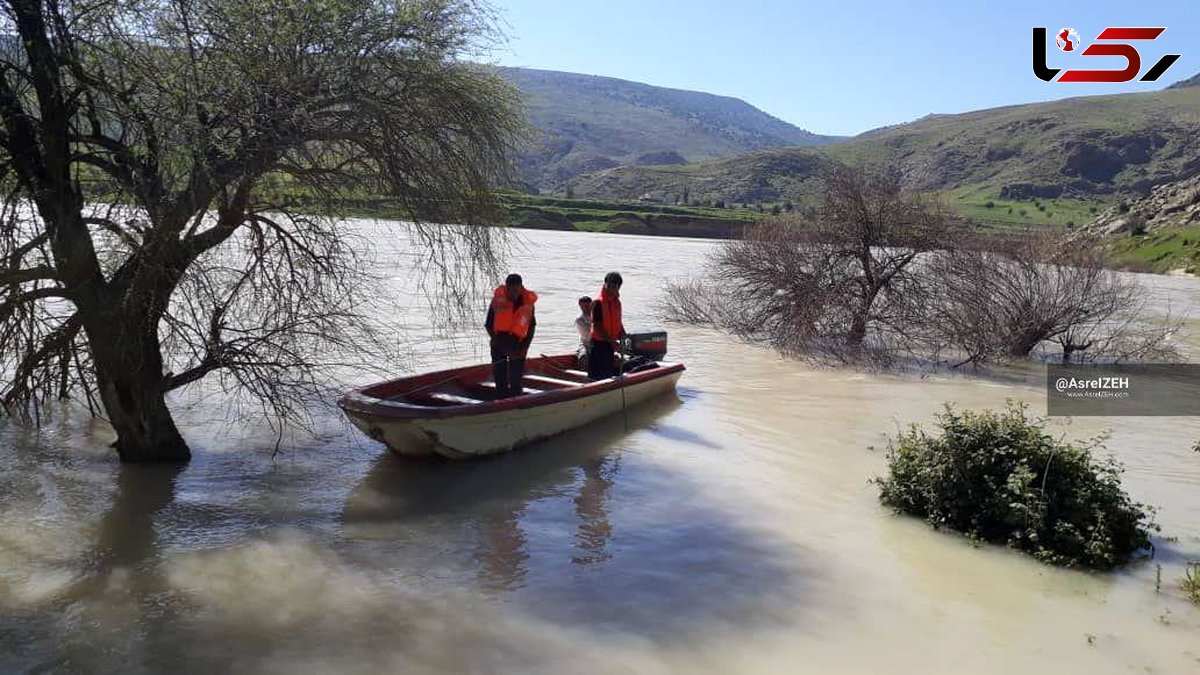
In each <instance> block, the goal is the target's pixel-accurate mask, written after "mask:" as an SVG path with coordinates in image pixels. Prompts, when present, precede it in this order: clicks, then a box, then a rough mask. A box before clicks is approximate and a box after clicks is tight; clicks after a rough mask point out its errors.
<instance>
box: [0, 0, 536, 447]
mask: <svg viewBox="0 0 1200 675" xmlns="http://www.w3.org/2000/svg"><path fill="white" fill-rule="evenodd" d="M0 21H2V23H3V24H4V25H3V27H2V28H0V32H3V33H5V34H6V35H4V36H3V37H0V41H2V44H0V124H2V128H0V186H2V188H3V193H2V198H3V216H4V217H3V218H2V219H0V397H2V400H3V405H4V409H5V411H6V412H7V413H9V414H10V415H14V416H19V417H25V418H30V417H32V416H34V415H37V414H38V411H39V410H40V409H42V408H43V407H44V406H45V404H46V403H47V402H49V401H51V400H55V399H59V398H70V397H75V398H79V399H84V400H87V401H88V402H89V404H94V405H95V406H96V409H97V411H99V410H100V409H101V408H102V410H103V412H104V413H105V414H106V417H107V419H108V420H109V422H110V423H111V425H112V427H113V429H114V430H115V431H116V434H117V441H116V443H115V447H116V449H117V451H118V453H119V455H120V457H121V459H122V460H124V461H153V460H167V461H180V460H186V459H188V458H189V456H190V452H189V450H188V446H187V444H186V443H185V441H184V439H183V438H182V436H181V434H180V433H179V431H178V429H177V427H176V424H175V422H174V421H173V419H172V416H171V413H170V410H169V409H168V407H167V405H166V402H165V398H164V397H165V395H166V394H167V393H168V392H170V391H171V390H174V389H177V388H179V387H183V386H186V385H189V384H191V383H194V382H197V381H199V380H201V379H202V378H205V377H206V376H209V375H210V374H213V373H219V374H220V375H221V376H223V377H224V378H226V383H227V384H233V385H238V386H241V387H243V388H244V389H246V390H248V391H250V392H251V393H252V394H255V395H257V396H260V397H263V398H264V399H267V400H269V401H270V403H271V404H272V405H275V406H284V407H286V406H288V405H290V404H293V403H299V402H300V399H302V398H303V393H304V392H305V391H308V390H311V388H312V387H313V385H314V383H315V382H316V374H315V372H316V369H317V368H319V367H320V366H321V365H322V363H323V362H324V361H323V360H322V358H321V356H322V355H329V356H330V358H332V359H334V360H341V359H344V358H346V356H347V355H352V354H353V353H354V350H355V348H356V347H358V346H359V344H360V342H361V341H362V338H363V336H362V334H361V333H360V332H359V329H361V328H362V327H363V326H365V325H366V324H365V323H364V322H362V321H360V319H361V317H360V316H359V312H358V311H357V310H356V306H355V303H356V296H355V293H354V283H355V281H356V278H357V276H358V275H359V274H360V273H362V272H363V271H364V267H363V264H362V260H361V259H360V258H359V257H358V253H357V251H359V250H360V249H358V248H357V247H356V246H355V244H354V242H353V241H352V239H353V236H354V235H353V233H352V232H350V231H349V229H348V228H346V227H345V226H343V225H342V224H340V223H339V221H338V220H337V219H336V218H335V217H334V216H336V215H338V213H339V212H340V209H341V207H342V205H345V204H349V203H352V200H353V199H355V198H359V197H362V196H364V195H389V196H390V197H391V198H392V199H393V201H392V203H393V204H395V205H396V206H397V207H398V208H399V209H401V210H402V212H403V213H405V214H406V215H407V216H408V217H409V218H410V219H412V220H413V221H414V222H418V223H462V224H467V225H470V224H475V223H481V222H483V221H484V220H485V219H486V218H488V216H489V214H491V213H492V208H493V206H494V205H493V202H492V200H491V197H490V191H489V188H490V187H492V186H493V185H495V184H496V181H497V180H498V179H501V178H503V177H504V176H505V175H506V172H507V166H508V164H507V158H508V157H509V156H510V152H511V144H512V141H513V139H514V137H515V134H516V133H517V132H519V119H518V117H517V115H516V103H515V101H516V99H515V97H514V95H513V92H512V90H511V89H510V88H509V87H508V86H507V85H505V84H504V83H502V82H501V81H500V80H498V79H497V78H495V77H494V76H493V75H491V74H489V73H488V72H487V71H486V70H485V69H483V68H481V67H479V66H478V65H475V64H473V63H471V62H469V61H468V60H467V59H468V58H470V57H473V56H475V55H477V54H478V50H480V49H486V48H487V47H488V45H489V44H490V43H489V41H490V40H492V39H493V38H494V37H495V35H494V33H493V32H492V30H493V25H494V23H493V21H492V19H491V15H490V13H489V11H488V9H487V7H485V6H482V5H479V4H477V3H476V2H473V1H472V0H391V1H374V2H373V1H370V0H85V1H71V0H9V1H8V2H7V3H6V4H5V6H4V8H3V17H2V19H0ZM304 214H309V215H304ZM417 232H418V234H420V235H423V236H424V241H426V242H427V243H429V244H430V245H432V246H439V245H440V246H451V247H453V250H455V251H460V252H463V251H465V252H466V253H467V254H468V255H472V256H483V257H487V256H489V255H490V254H491V251H492V248H491V243H492V238H491V235H490V234H489V230H488V229H487V228H473V227H466V228H460V229H456V230H453V231H452V232H449V231H447V230H446V229H445V228H438V227H435V226H433V225H429V226H424V227H420V226H418V227H417ZM421 240H422V239H420V238H418V241H421ZM326 360H327V359H326Z"/></svg>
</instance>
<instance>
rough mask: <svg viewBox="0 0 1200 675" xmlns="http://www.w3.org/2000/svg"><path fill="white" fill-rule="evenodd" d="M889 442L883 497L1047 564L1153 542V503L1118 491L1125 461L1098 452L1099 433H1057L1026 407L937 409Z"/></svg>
mask: <svg viewBox="0 0 1200 675" xmlns="http://www.w3.org/2000/svg"><path fill="white" fill-rule="evenodd" d="M937 419H938V422H937V425H938V427H940V430H941V432H940V433H939V434H938V435H936V436H931V435H928V434H926V433H925V432H924V431H922V430H921V429H919V428H918V427H916V426H915V425H914V426H913V427H912V428H911V429H910V430H909V431H908V432H907V433H902V434H900V436H899V438H897V439H896V440H895V441H893V442H892V443H891V444H890V446H889V448H888V476H887V478H879V479H876V481H875V482H876V483H877V484H878V485H879V488H880V499H881V500H882V501H883V503H884V504H886V505H888V506H891V507H892V508H894V509H896V510H897V511H900V512H903V513H908V514H911V515H915V516H919V517H921V518H924V519H925V520H926V521H928V522H929V523H930V524H931V525H933V526H934V527H937V528H941V527H947V528H950V529H953V530H957V531H959V532H962V533H964V534H966V535H967V536H969V537H971V538H972V539H976V540H981V541H987V542H992V543H1002V544H1006V545H1008V546H1011V547H1013V548H1016V549H1019V550H1022V551H1025V552H1027V553H1031V554H1032V555H1033V556H1034V557H1035V558H1037V559H1038V560H1041V561H1042V562H1046V563H1051V564H1055V565H1063V566H1066V567H1076V566H1079V567H1089V568H1092V569H1111V568H1113V567H1116V566H1117V565H1121V564H1123V563H1125V562H1127V561H1128V560H1129V558H1130V556H1132V555H1133V554H1134V553H1136V552H1137V551H1139V550H1141V549H1144V548H1146V547H1147V546H1149V544H1150V540H1149V533H1148V530H1149V529H1156V526H1155V525H1154V524H1153V522H1152V520H1151V514H1152V511H1151V509H1150V508H1149V507H1147V506H1146V505H1144V504H1139V503H1136V502H1133V501H1132V500H1130V498H1129V496H1128V495H1127V494H1125V492H1124V491H1123V490H1122V489H1121V480H1120V478H1121V471H1122V469H1121V466H1120V465H1119V464H1118V463H1117V462H1116V461H1115V460H1114V459H1112V458H1111V457H1107V456H1106V457H1105V458H1103V459H1101V458H1097V456H1096V455H1095V454H1094V451H1096V450H1101V449H1103V447H1102V439H1093V440H1091V441H1089V442H1086V443H1082V444H1077V443H1068V442H1063V441H1057V440H1055V439H1053V438H1052V437H1050V436H1049V435H1048V434H1047V433H1046V432H1045V431H1044V430H1043V425H1044V423H1045V420H1042V419H1037V418H1033V419H1031V418H1029V417H1027V416H1026V414H1025V407H1024V406H1017V405H1012V404H1010V405H1009V406H1008V407H1007V409H1006V410H1005V411H1004V412H1002V413H997V412H993V411H983V412H972V411H965V412H956V411H955V410H954V409H953V408H951V407H950V406H946V409H945V411H944V412H943V413H941V414H940V415H938V418H937Z"/></svg>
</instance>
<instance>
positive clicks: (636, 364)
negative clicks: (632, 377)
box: [623, 330, 667, 373]
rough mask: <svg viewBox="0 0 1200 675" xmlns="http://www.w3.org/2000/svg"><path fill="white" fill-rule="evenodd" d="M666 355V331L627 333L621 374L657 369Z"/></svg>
mask: <svg viewBox="0 0 1200 675" xmlns="http://www.w3.org/2000/svg"><path fill="white" fill-rule="evenodd" d="M666 355H667V331H665V330H654V331H641V332H637V333H628V343H626V345H625V357H626V360H625V367H624V368H623V372H626V373H637V372H641V371H643V370H649V369H651V368H657V367H658V362H659V361H661V360H662V358H663V357H664V356H666Z"/></svg>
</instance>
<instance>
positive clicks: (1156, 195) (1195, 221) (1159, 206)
mask: <svg viewBox="0 0 1200 675" xmlns="http://www.w3.org/2000/svg"><path fill="white" fill-rule="evenodd" d="M1190 225H1200V176H1194V177H1192V178H1189V179H1187V180H1181V181H1175V182H1171V183H1165V184H1163V185H1160V186H1158V187H1155V188H1154V189H1153V190H1151V191H1150V194H1149V195H1146V196H1145V197H1141V198H1139V199H1134V200H1130V201H1125V200H1122V201H1121V202H1119V203H1117V204H1116V205H1115V206H1113V207H1112V208H1110V209H1108V210H1107V211H1105V212H1104V213H1101V214H1100V215H1099V216H1098V217H1097V218H1096V220H1095V221H1093V222H1092V223H1091V224H1089V225H1088V226H1087V230H1088V231H1092V232H1100V233H1103V234H1119V233H1123V232H1138V231H1144V232H1154V231H1157V230H1162V229H1165V228H1172V227H1186V226H1190Z"/></svg>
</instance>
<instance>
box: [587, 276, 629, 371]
mask: <svg viewBox="0 0 1200 675" xmlns="http://www.w3.org/2000/svg"><path fill="white" fill-rule="evenodd" d="M622 283H623V281H622V279H621V275H620V273H618V272H609V273H608V274H607V275H605V277H604V286H603V287H601V288H600V297H599V299H597V300H593V301H592V353H591V355H590V356H589V357H588V377H590V378H591V379H593V380H603V379H604V378H606V377H612V376H614V375H616V374H617V364H616V347H617V344H618V342H619V341H620V340H622V339H624V338H625V326H624V324H622V323H621V284H622Z"/></svg>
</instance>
